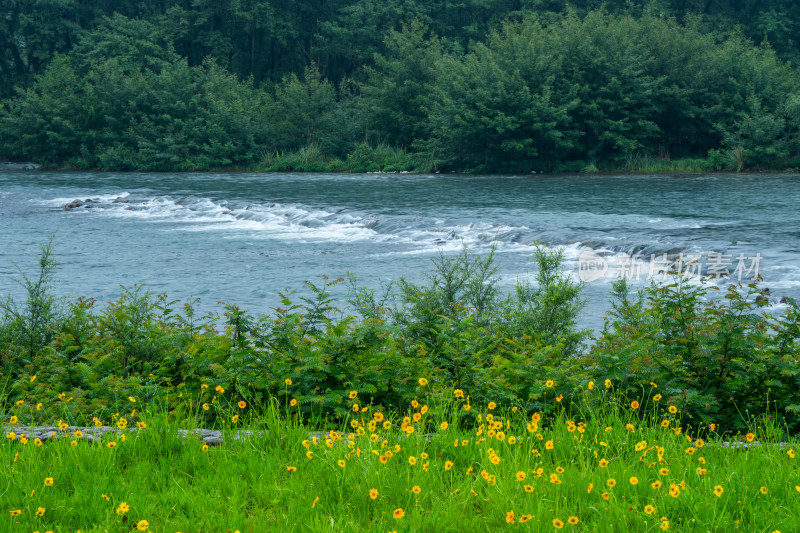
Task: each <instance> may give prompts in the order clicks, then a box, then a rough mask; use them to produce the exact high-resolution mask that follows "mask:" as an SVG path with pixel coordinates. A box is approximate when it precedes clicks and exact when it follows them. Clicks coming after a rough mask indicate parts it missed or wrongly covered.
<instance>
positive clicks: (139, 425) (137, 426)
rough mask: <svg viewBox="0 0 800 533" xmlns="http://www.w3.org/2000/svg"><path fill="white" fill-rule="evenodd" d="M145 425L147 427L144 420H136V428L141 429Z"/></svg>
mask: <svg viewBox="0 0 800 533" xmlns="http://www.w3.org/2000/svg"><path fill="white" fill-rule="evenodd" d="M146 427H147V424H145V423H144V422H136V429H138V430H140V431H141V430H143V429H144V428H146Z"/></svg>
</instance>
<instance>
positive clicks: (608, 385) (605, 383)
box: [604, 379, 611, 389]
mask: <svg viewBox="0 0 800 533" xmlns="http://www.w3.org/2000/svg"><path fill="white" fill-rule="evenodd" d="M604 385H605V386H606V388H607V389H610V388H611V380H610V379H607V380H605V382H604Z"/></svg>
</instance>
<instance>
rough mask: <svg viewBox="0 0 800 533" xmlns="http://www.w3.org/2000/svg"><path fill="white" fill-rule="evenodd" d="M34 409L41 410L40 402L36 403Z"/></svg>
mask: <svg viewBox="0 0 800 533" xmlns="http://www.w3.org/2000/svg"><path fill="white" fill-rule="evenodd" d="M36 410H37V411H41V410H42V402H39V403H37V404H36Z"/></svg>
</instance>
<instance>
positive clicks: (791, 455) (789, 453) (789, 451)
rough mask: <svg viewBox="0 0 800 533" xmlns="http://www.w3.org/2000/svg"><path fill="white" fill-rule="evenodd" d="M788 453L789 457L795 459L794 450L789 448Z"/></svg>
mask: <svg viewBox="0 0 800 533" xmlns="http://www.w3.org/2000/svg"><path fill="white" fill-rule="evenodd" d="M786 455H788V456H789V457H791V458H792V459H794V450H788V451H787V452H786Z"/></svg>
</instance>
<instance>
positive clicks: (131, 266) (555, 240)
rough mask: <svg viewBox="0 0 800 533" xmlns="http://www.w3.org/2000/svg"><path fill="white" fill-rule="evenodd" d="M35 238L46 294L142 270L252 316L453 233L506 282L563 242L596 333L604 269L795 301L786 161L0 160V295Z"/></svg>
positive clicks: (417, 271)
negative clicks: (616, 170) (180, 165)
mask: <svg viewBox="0 0 800 533" xmlns="http://www.w3.org/2000/svg"><path fill="white" fill-rule="evenodd" d="M74 200H80V202H79V203H80V204H81V205H78V204H73V205H78V206H77V207H74V208H71V209H70V208H66V206H68V205H70V204H71V203H72V202H73V201H74ZM51 235H54V236H55V238H54V250H55V254H54V256H55V259H56V260H57V261H58V263H59V267H58V271H57V276H56V277H57V283H56V287H55V291H56V293H57V294H58V295H60V296H64V297H66V298H69V299H72V298H76V297H78V296H90V297H94V298H96V299H98V300H99V301H100V302H108V301H111V300H113V299H115V298H117V297H118V296H119V294H120V285H125V286H132V285H133V284H136V283H141V284H146V286H147V288H148V289H149V290H151V291H153V292H156V293H161V292H166V293H167V294H169V296H170V297H172V298H175V299H186V298H190V297H197V298H200V304H199V307H200V309H201V310H203V311H216V312H220V311H221V306H220V305H219V303H218V302H220V301H226V302H231V303H236V304H239V305H240V307H242V308H245V309H248V310H250V311H252V312H254V313H257V314H263V313H267V312H269V311H270V308H271V307H274V306H276V305H278V303H279V299H278V296H277V293H278V291H282V290H285V289H297V290H298V291H300V292H301V293H303V287H304V284H303V281H305V280H311V281H314V282H320V281H321V280H322V276H323V275H327V276H330V277H332V278H335V277H338V276H344V275H345V274H346V273H347V272H351V273H352V274H354V275H356V276H357V278H358V281H359V284H360V285H364V286H368V287H372V288H377V287H380V286H381V285H382V284H383V285H385V284H386V283H388V282H389V281H391V280H394V279H397V278H398V277H400V276H401V275H405V276H406V277H408V278H409V279H412V280H416V281H421V280H422V279H423V274H424V272H425V271H427V270H429V269H430V265H431V258H433V257H436V256H437V255H438V254H439V253H444V254H454V253H458V252H459V251H460V250H461V249H462V247H463V246H468V247H470V249H472V250H473V251H476V252H478V253H482V254H485V253H488V252H489V250H490V249H491V248H492V246H495V247H496V251H497V262H498V266H499V272H498V275H499V277H500V285H501V287H502V288H503V289H504V290H511V289H512V288H513V285H514V283H515V282H516V281H517V280H519V279H524V278H525V277H526V276H531V275H532V272H531V270H532V268H533V263H532V262H531V260H530V258H531V255H532V249H531V244H532V243H534V242H541V243H543V244H545V245H547V246H558V247H563V249H564V253H565V257H566V268H567V272H568V273H570V275H572V276H573V277H575V279H576V280H577V279H583V280H586V281H587V283H586V286H585V289H584V296H585V297H587V298H588V303H587V306H586V308H585V311H584V313H583V316H582V318H581V320H582V323H583V324H584V325H586V326H588V327H592V328H594V329H598V328H600V327H601V326H602V323H603V316H604V312H605V310H606V309H607V308H608V292H609V289H610V286H611V282H612V281H613V279H615V277H617V276H620V275H624V276H627V277H628V278H629V279H631V281H632V283H633V284H634V285H635V286H639V287H642V286H644V285H645V284H647V283H649V282H650V281H651V280H652V279H653V278H654V276H656V275H657V273H658V271H659V270H660V268H661V267H660V265H661V264H662V263H663V262H664V261H666V262H671V261H674V260H675V259H676V258H680V257H683V258H685V259H686V260H687V261H688V260H690V259H692V258H693V259H694V261H695V262H694V264H696V265H700V268H699V269H698V271H699V272H700V273H702V274H704V275H706V276H710V277H714V278H716V282H717V283H719V284H720V285H726V284H728V283H730V282H732V281H733V282H738V281H740V280H741V281H742V282H743V283H747V282H749V280H750V278H752V277H753V276H754V275H755V274H756V273H758V274H760V275H761V276H762V277H763V278H764V283H763V286H764V287H769V288H770V290H771V294H772V297H771V298H770V306H769V309H771V310H773V311H775V312H780V310H781V309H782V308H783V304H781V303H780V298H781V297H782V296H789V297H793V298H798V297H800V175H798V174H735V175H734V174H707V175H681V176H669V175H612V176H608V175H602V176H600V175H555V176H551V175H523V176H463V175H452V174H451V175H394V174H389V175H381V174H367V175H348V174H344V175H342V174H335V175H334V174H237V173H187V174H171V173H163V174H155V173H154V174H148V173H88V172H46V171H38V170H13V169H12V170H4V171H0V295H2V296H5V295H10V296H11V297H12V298H15V299H19V298H21V297H22V295H23V291H22V288H21V287H20V286H19V285H18V284H17V283H16V282H15V281H14V280H15V279H16V278H18V277H19V274H18V270H17V267H19V268H20V269H22V270H23V271H25V272H27V273H32V272H35V269H36V259H37V257H38V254H39V247H40V245H42V244H43V243H45V242H46V241H47V240H48V239H49V237H50V236H51ZM664 254H666V260H665V259H664V257H665V256H664ZM726 270H727V274H726V273H725V271H726ZM306 294H307V293H306ZM339 296H341V294H339Z"/></svg>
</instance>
